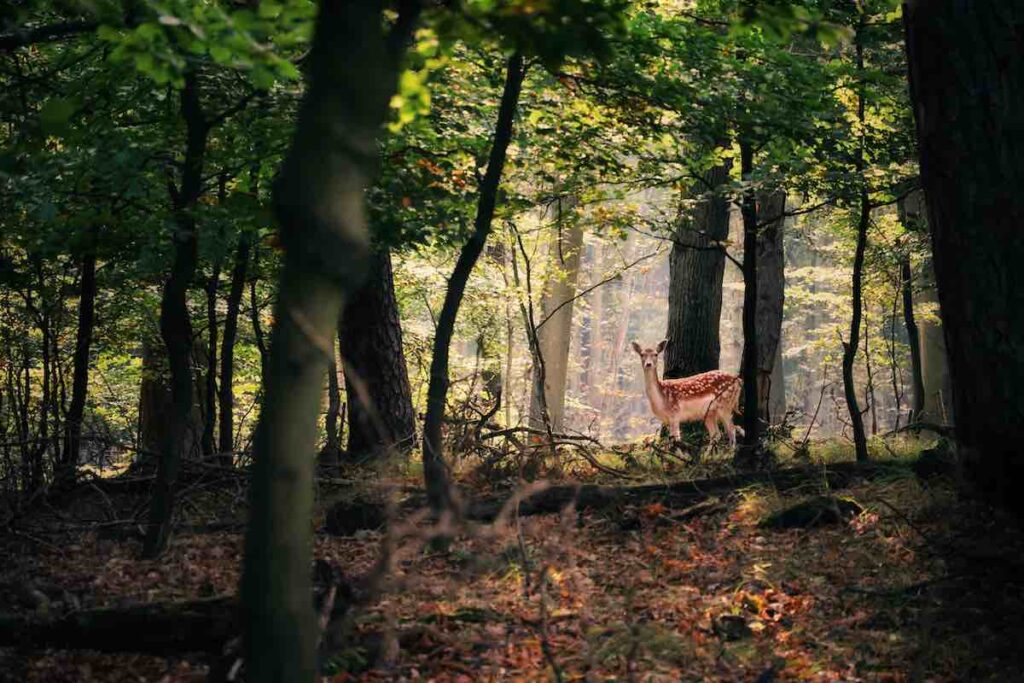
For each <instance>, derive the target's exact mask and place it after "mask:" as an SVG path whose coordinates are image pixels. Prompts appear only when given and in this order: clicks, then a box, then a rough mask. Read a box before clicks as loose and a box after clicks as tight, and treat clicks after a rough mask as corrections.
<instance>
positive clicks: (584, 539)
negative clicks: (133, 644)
mask: <svg viewBox="0 0 1024 683" xmlns="http://www.w3.org/2000/svg"><path fill="white" fill-rule="evenodd" d="M812 488H813V486H811V487H810V488H808V489H807V490H804V491H796V492H788V493H787V494H786V496H781V495H779V494H777V493H776V492H775V491H773V490H772V488H771V487H769V486H763V485H762V486H753V487H748V488H746V489H742V490H738V491H734V492H732V493H731V494H728V495H725V496H720V497H718V498H715V499H713V500H711V501H708V502H707V503H706V504H703V505H702V506H700V507H699V508H696V509H693V510H688V511H680V510H673V509H671V508H668V507H666V506H665V505H663V504H662V503H659V502H657V501H655V502H652V503H651V504H649V505H645V506H642V507H636V508H624V507H621V506H620V507H614V508H608V509H604V510H599V511H593V512H586V513H580V514H577V513H575V512H572V511H570V512H566V513H563V514H561V515H545V516H536V517H523V518H520V519H516V518H514V517H513V518H512V519H511V520H510V523H508V524H500V525H498V526H497V527H493V526H477V527H473V528H471V529H468V530H464V531H463V532H462V534H461V535H460V536H458V537H457V538H455V539H454V540H453V541H451V542H450V543H448V544H447V546H446V547H445V548H443V549H433V550H429V549H425V548H423V547H420V546H419V545H415V544H413V545H412V546H411V548H412V549H411V551H409V552H407V554H406V555H404V556H403V555H399V556H397V557H396V558H394V559H395V563H394V565H395V566H394V571H393V572H391V573H390V574H389V575H388V576H389V579H388V581H386V582H385V586H384V587H385V591H384V593H383V595H381V596H380V597H379V598H377V599H375V600H373V601H372V602H370V603H369V604H368V605H367V606H366V607H365V608H362V609H360V610H358V613H357V616H356V617H355V619H354V622H353V623H351V624H350V628H351V629H352V631H350V632H349V633H348V636H347V640H348V642H356V643H366V642H370V641H369V640H368V638H370V637H371V636H372V639H373V642H375V643H376V645H375V646H374V647H372V648H367V647H346V648H343V649H342V650H340V651H338V652H335V653H334V654H333V655H332V656H330V657H329V658H328V659H327V660H326V661H325V662H324V669H325V671H326V672H328V674H329V675H328V676H327V680H332V681H354V680H359V681H392V680H435V681H491V680H494V681H535V680H562V681H572V680H588V681H608V680H616V681H618V680H623V681H760V682H766V681H775V680H778V681H819V680H820V681H966V680H970V681H976V680H992V681H1011V680H1024V674H1022V673H1021V672H1024V653H1022V650H1024V648H1021V647H1020V645H1021V643H1024V571H1022V569H1024V540H1022V538H1024V537H1022V535H1021V534H1020V532H1019V530H1018V528H1017V527H1016V526H1015V525H1014V524H1013V523H1012V522H1010V521H1009V520H1006V519H1004V518H1002V517H1000V516H999V514H997V513H995V512H993V511H991V510H989V509H987V508H986V507H985V506H984V505H982V504H979V503H977V502H967V501H961V500H958V499H957V498H956V496H955V495H954V494H953V489H952V486H951V484H950V483H949V482H947V481H943V480H931V481H929V482H928V483H924V482H922V481H920V480H918V479H917V478H916V477H914V476H913V474H912V473H911V472H910V471H909V470H908V471H907V472H906V474H905V475H896V476H893V477H889V478H887V479H885V480H875V481H872V482H863V483H859V484H856V485H854V486H853V487H851V488H850V489H848V490H845V491H842V492H833V493H841V494H842V495H843V496H844V497H849V498H850V499H852V500H855V501H856V502H857V503H858V504H859V505H860V506H861V507H862V508H863V512H861V513H860V514H857V515H855V516H853V517H852V518H849V519H848V520H845V521H842V522H840V523H837V524H827V525H825V524H822V525H817V526H813V527H811V528H796V529H783V530H777V529H768V528H764V527H763V526H762V525H760V524H759V523H760V522H761V521H762V520H764V519H765V518H766V517H767V516H768V515H769V514H770V513H771V512H773V511H776V510H779V509H782V508H785V507H786V506H788V505H790V504H792V503H794V502H796V501H799V500H801V499H803V498H806V497H807V496H809V495H811V494H817V493H820V491H815V490H811V489H812ZM80 495H81V496H82V502H79V503H74V504H72V505H70V506H69V507H67V508H64V509H57V508H53V507H50V506H44V507H43V508H41V509H40V510H37V511H34V512H29V513H25V515H24V516H23V517H21V518H19V519H17V520H15V522H13V523H12V524H11V525H9V527H8V528H7V529H6V530H5V531H3V532H2V534H0V549H2V550H0V552H2V556H3V557H4V558H5V560H4V562H3V565H2V566H0V612H4V613H7V614H22V615H24V614H25V613H27V612H29V611H31V609H35V610H36V612H37V613H38V612H39V611H40V610H42V609H45V610H47V611H48V612H49V614H51V615H53V614H63V613H65V612H67V611H70V610H84V609H89V608H92V607H98V606H118V605H129V604H134V603H139V602H152V601H166V600H186V599H194V598H197V597H203V596H215V595H226V594H232V593H233V592H234V591H235V590H236V587H237V583H238V573H239V566H240V561H241V546H242V539H241V532H240V530H237V531H236V530H231V529H229V530H227V531H224V530H220V531H218V530H216V529H217V528H218V527H217V526H216V525H211V524H210V522H211V521H215V520H217V519H218V518H219V517H222V516H225V515H227V511H228V510H229V509H232V506H233V505H234V511H235V512H237V500H238V497H239V496H241V495H242V493H241V489H240V488H239V487H238V486H236V487H234V488H231V489H230V490H229V491H228V492H227V493H225V491H224V490H223V489H218V490H214V489H213V488H211V489H210V490H209V491H206V492H204V491H202V490H197V491H193V492H192V494H191V497H190V498H189V501H188V503H187V504H186V505H185V506H183V511H184V513H185V516H186V517H187V518H188V521H189V523H190V525H191V526H189V527H187V528H186V529H185V530H183V531H180V532H179V533H178V534H176V536H175V538H174V540H173V541H172V543H171V546H170V549H169V551H168V552H167V553H166V555H165V556H164V557H162V558H161V559H160V560H158V561H154V562H147V561H139V560H138V559H136V558H137V555H138V552H139V543H138V541H137V540H136V539H135V538H134V537H131V535H130V534H127V535H126V534H125V532H124V527H123V525H120V526H119V525H118V524H115V523H111V522H110V521H108V522H107V523H103V522H101V521H96V520H93V521H91V522H88V523H85V522H81V521H79V520H82V519H87V518H88V515H89V514H93V515H94V516H96V515H99V514H100V513H101V512H102V516H103V517H106V518H108V519H113V520H117V519H124V518H125V516H126V515H130V514H131V512H132V511H133V510H136V509H137V506H138V505H140V504H141V501H143V500H144V498H143V497H142V496H141V495H124V496H120V495H116V494H109V493H107V492H100V490H99V489H98V488H97V489H96V492H94V493H82V494H80ZM232 501H235V503H234V504H232ZM89 510H91V511H92V513H88V512H86V511H89ZM681 512H682V513H683V514H680V513H681ZM204 525H205V528H204ZM129 531H130V528H129ZM384 538H385V535H384V534H382V533H380V532H360V533H358V534H357V535H356V536H354V537H347V538H338V537H332V536H328V535H325V534H318V535H317V538H316V547H315V556H316V557H318V558H321V559H324V560H328V561H331V562H334V563H336V565H337V566H338V567H339V568H340V569H341V570H342V571H343V572H344V573H345V575H346V576H353V577H354V576H360V575H362V574H364V573H366V572H367V571H369V570H370V568H371V567H372V566H373V565H374V563H375V561H376V560H377V558H378V556H379V554H380V551H381V547H382V542H383V539H384ZM33 590H35V591H37V592H38V593H42V594H43V595H45V596H46V604H45V607H41V606H40V603H39V602H36V603H35V605H34V607H32V606H31V602H32V601H31V600H26V599H25V597H24V596H25V594H26V592H28V593H31V592H32V591H33ZM0 620H2V617H0ZM207 672H208V662H206V661H204V659H203V658H202V657H200V656H199V655H194V656H189V657H178V656H174V657H153V656H143V655H129V654H117V655H111V654H100V653H95V652H71V651H52V650H51V651H44V652H37V651H29V650H17V649H13V648H8V649H3V650H0V680H5V681H54V682H56V681H197V680H205V677H206V675H207Z"/></svg>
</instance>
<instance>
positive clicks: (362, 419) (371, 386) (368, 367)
mask: <svg viewBox="0 0 1024 683" xmlns="http://www.w3.org/2000/svg"><path fill="white" fill-rule="evenodd" d="M369 267H370V274H369V277H368V278H367V280H366V282H365V283H364V284H363V286H362V288H360V290H359V291H358V292H357V293H356V294H355V295H354V296H353V297H352V298H351V299H350V300H349V301H348V302H347V303H346V304H345V308H344V310H343V311H342V314H341V324H340V330H339V334H338V336H339V338H340V339H341V359H342V362H343V363H344V371H345V393H346V396H347V397H348V400H347V405H348V455H349V457H350V458H351V459H354V460H357V461H360V462H364V461H367V460H371V459H376V458H379V457H381V456H384V455H386V454H388V453H390V452H392V451H394V452H399V453H400V452H407V451H409V450H410V449H411V448H412V447H413V446H414V445H415V443H416V414H415V412H414V411H413V407H412V389H411V388H410V386H409V373H408V370H407V368H406V363H405V352H404V350H403V348H402V322H401V320H400V318H399V315H398V301H397V300H396V299H395V281H394V274H393V272H392V268H391V254H390V253H389V252H388V250H387V249H386V248H381V249H377V250H375V251H374V253H373V255H372V256H371V257H370V259H369Z"/></svg>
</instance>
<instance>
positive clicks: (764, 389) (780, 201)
mask: <svg viewBox="0 0 1024 683" xmlns="http://www.w3.org/2000/svg"><path fill="white" fill-rule="evenodd" d="M785 211H786V191H785V190H776V191H775V192H769V193H764V194H762V195H760V196H759V197H758V198H757V221H758V227H759V230H758V236H757V323H756V324H757V405H758V415H759V416H760V417H761V419H762V420H763V421H764V422H765V424H771V423H772V421H773V420H779V419H781V418H782V417H783V416H784V414H785V411H786V408H785V406H786V401H785V395H784V392H785V386H784V385H783V384H782V383H781V382H779V385H778V386H776V383H775V380H776V379H777V376H776V372H775V364H776V360H777V359H778V358H779V357H780V356H781V349H782V313H783V308H784V307H785V303H786V273H785V267H786V261H785V253H784V252H783V243H782V242H783V227H784V226H785V223H786V219H785V216H784V214H785ZM780 396H781V397H782V401H781V403H782V405H781V411H780V410H779V400H778V399H779V397H780Z"/></svg>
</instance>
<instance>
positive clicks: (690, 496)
mask: <svg viewBox="0 0 1024 683" xmlns="http://www.w3.org/2000/svg"><path fill="white" fill-rule="evenodd" d="M906 471H908V466H907V464H906V463H902V462H887V461H875V462H869V463H855V462H844V463H836V464H833V465H812V466H806V467H794V468H789V469H781V470H774V471H762V472H748V473H738V474H730V475H725V476H721V477H714V478H710V479H697V480H687V481H678V482H673V483H667V484H645V485H640V486H601V485H597V484H563V485H558V486H549V487H547V488H543V489H540V490H538V491H537V492H535V493H533V494H532V495H530V496H527V497H525V498H523V499H522V500H521V501H520V503H519V506H518V509H517V512H518V514H519V515H520V516H528V515H543V514H555V513H560V512H561V511H562V510H564V509H565V508H567V507H569V506H572V507H574V508H575V509H576V510H578V511H583V510H596V509H602V508H607V507H612V506H620V507H624V506H630V505H634V506H635V505H649V504H651V503H662V504H663V505H665V506H666V507H669V508H688V507H690V506H693V505H696V504H698V503H700V502H702V501H704V500H707V499H708V498H711V497H713V496H722V495H723V494H727V493H730V492H732V491H736V490H738V489H742V488H744V487H747V486H751V485H754V484H764V485H769V486H773V487H774V488H776V489H778V490H779V491H790V490H793V489H799V488H804V487H807V488H808V489H812V490H814V491H817V490H820V489H822V488H828V489H831V490H834V489H841V488H845V487H847V486H849V485H850V483H851V482H853V481H856V480H860V479H874V478H878V477H883V476H887V475H892V474H893V473H894V472H906ZM511 495H512V492H511V491H510V492H506V493H501V494H497V495H492V496H487V497H481V498H476V499H472V500H470V501H469V502H468V503H467V504H466V505H465V506H464V512H463V514H464V516H465V518H466V519H468V520H471V521H476V522H491V521H493V520H494V519H495V518H496V517H497V516H498V515H499V513H500V512H501V511H502V509H503V507H504V506H505V504H506V502H507V501H508V499H509V498H510V496H511ZM424 504H425V497H424V496H423V495H422V494H415V495H412V496H410V497H408V498H406V499H405V500H404V501H403V502H402V503H401V505H400V506H399V511H400V512H403V513H408V512H411V511H413V510H417V509H420V508H422V507H423V506H424ZM342 518H346V523H345V524H338V523H333V524H330V525H328V527H327V528H326V529H325V531H326V532H327V533H333V534H336V535H348V534H352V533H355V531H357V530H358V529H357V528H356V527H359V524H358V520H359V519H369V520H373V525H372V527H369V528H379V526H381V525H382V524H383V520H384V513H383V504H382V503H381V502H380V501H378V500H374V499H365V500H362V501H356V502H354V501H351V500H349V501H346V502H345V503H344V504H343V506H342V507H338V509H337V510H336V511H335V510H334V509H332V510H331V511H329V512H328V519H334V520H335V521H336V522H337V521H338V520H340V519H342ZM363 528H368V527H363Z"/></svg>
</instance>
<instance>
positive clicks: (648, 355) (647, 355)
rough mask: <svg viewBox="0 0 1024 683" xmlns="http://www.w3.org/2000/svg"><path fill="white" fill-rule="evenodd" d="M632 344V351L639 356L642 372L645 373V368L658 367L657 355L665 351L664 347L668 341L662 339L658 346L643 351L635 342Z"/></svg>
mask: <svg viewBox="0 0 1024 683" xmlns="http://www.w3.org/2000/svg"><path fill="white" fill-rule="evenodd" d="M632 344H633V350H634V351H636V352H637V354H638V355H639V356H640V364H641V365H643V367H644V370H645V371H646V370H647V368H657V367H658V354H660V353H661V352H662V351H664V350H665V346H666V345H667V344H668V340H667V339H662V340H661V341H660V342H658V345H657V346H656V347H654V348H653V349H650V348H647V349H645V348H643V347H642V346H640V345H639V344H637V343H636V342H632Z"/></svg>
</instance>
